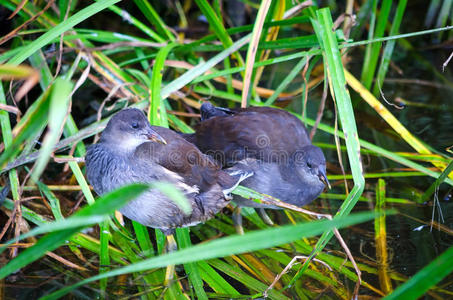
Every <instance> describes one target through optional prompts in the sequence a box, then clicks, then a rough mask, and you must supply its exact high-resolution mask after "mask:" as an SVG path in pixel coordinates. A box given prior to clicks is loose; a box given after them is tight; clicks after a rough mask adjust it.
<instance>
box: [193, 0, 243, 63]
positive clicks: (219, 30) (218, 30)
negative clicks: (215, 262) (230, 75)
mask: <svg viewBox="0 0 453 300" xmlns="http://www.w3.org/2000/svg"><path fill="white" fill-rule="evenodd" d="M195 2H196V3H197V5H198V7H199V8H200V10H201V11H202V12H203V14H204V15H205V17H206V19H207V20H208V22H209V25H210V26H211V28H212V30H214V33H215V34H216V35H217V37H218V38H219V40H220V41H221V42H222V45H223V47H224V48H230V47H231V46H232V45H233V40H232V39H231V37H230V36H229V34H228V33H227V31H226V29H225V27H224V26H223V24H222V22H221V21H220V19H219V17H218V16H217V14H216V13H215V11H214V9H213V8H212V7H211V6H210V5H209V3H208V1H206V0H195ZM234 56H235V58H236V59H237V61H238V64H239V66H244V60H243V59H242V56H241V54H239V52H236V53H235V54H234Z"/></svg>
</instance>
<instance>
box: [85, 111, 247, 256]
mask: <svg viewBox="0 0 453 300" xmlns="http://www.w3.org/2000/svg"><path fill="white" fill-rule="evenodd" d="M85 163H86V170H87V178H88V181H89V182H90V184H91V185H92V186H93V188H94V190H95V191H96V193H97V194H99V195H103V194H105V193H108V192H110V191H112V190H114V189H117V188H119V187H121V186H124V185H127V184H131V183H148V184H149V183H151V184H152V183H154V182H168V183H171V184H173V185H174V186H175V188H176V189H178V190H179V191H181V192H182V193H183V194H184V195H185V197H186V198H187V201H188V202H189V204H190V206H191V212H190V213H189V214H185V213H184V212H183V211H182V210H181V208H180V207H179V206H178V205H177V204H176V203H174V202H173V201H172V200H171V199H170V198H168V197H167V196H166V195H165V194H163V193H162V192H161V191H159V190H157V189H154V188H152V189H150V190H148V191H147V192H145V193H143V194H142V195H140V196H138V197H137V198H136V199H134V200H132V201H130V202H128V203H127V204H126V205H125V206H124V207H122V208H121V209H120V212H121V213H122V214H123V215H125V216H126V217H127V218H129V219H131V220H134V221H137V222H138V223H140V224H142V225H145V226H148V227H152V228H158V229H161V230H162V232H163V233H164V234H165V235H167V237H168V242H169V243H171V245H170V249H174V248H176V246H175V242H174V238H172V234H173V231H174V229H175V228H178V227H187V226H193V225H196V224H198V223H201V222H204V221H206V220H208V219H210V218H212V217H213V216H214V215H215V214H216V213H218V212H219V211H220V210H221V209H222V208H224V207H225V206H226V205H227V204H228V203H229V201H230V200H231V195H230V193H231V191H232V190H233V189H234V188H235V187H236V186H237V185H238V184H239V183H240V182H241V181H242V180H244V179H245V178H247V177H248V176H251V173H246V172H242V171H239V172H235V173H234V174H232V175H230V174H228V172H226V171H224V170H222V169H221V168H220V167H219V165H218V164H217V163H215V162H214V161H213V160H212V158H211V157H209V156H207V155H205V154H203V153H201V152H200V151H199V149H198V148H197V147H196V146H195V145H193V144H192V143H190V142H188V141H186V140H185V139H184V138H182V137H181V136H180V135H179V134H178V133H176V132H174V131H172V130H170V129H168V128H164V127H159V126H151V125H150V124H149V122H148V120H147V118H146V116H145V114H144V113H143V112H142V111H141V110H139V109H136V108H126V109H123V110H121V111H119V112H118V113H116V114H115V115H114V116H113V117H112V118H111V119H110V120H109V122H108V123H107V126H106V128H105V129H104V130H103V132H102V133H101V137H100V140H99V142H98V143H96V144H93V145H91V146H90V147H89V148H88V150H87V154H86V157H85Z"/></svg>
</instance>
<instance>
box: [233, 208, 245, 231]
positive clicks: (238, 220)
mask: <svg viewBox="0 0 453 300" xmlns="http://www.w3.org/2000/svg"><path fill="white" fill-rule="evenodd" d="M233 223H234V228H236V232H237V233H238V234H240V235H243V234H244V228H243V227H242V215H241V207H240V206H236V207H235V208H234V210H233Z"/></svg>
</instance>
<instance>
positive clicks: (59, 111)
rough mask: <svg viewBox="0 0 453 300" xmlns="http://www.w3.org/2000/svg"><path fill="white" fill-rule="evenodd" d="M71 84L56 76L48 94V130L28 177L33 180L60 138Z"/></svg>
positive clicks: (36, 179)
mask: <svg viewBox="0 0 453 300" xmlns="http://www.w3.org/2000/svg"><path fill="white" fill-rule="evenodd" d="M72 87H73V86H72V84H71V82H70V81H67V80H64V79H62V78H57V80H55V82H54V84H53V86H52V92H51V95H50V108H49V119H48V132H47V134H46V135H45V137H44V141H43V143H42V147H41V149H40V155H39V157H38V160H37V161H36V163H35V165H34V167H33V171H32V173H31V176H30V178H31V179H32V180H33V181H38V180H39V177H40V176H41V174H42V172H43V171H44V168H45V167H46V165H47V163H48V161H49V159H50V155H51V154H52V151H53V148H54V146H55V144H56V143H57V141H58V139H59V138H60V135H61V132H62V130H63V123H64V121H65V117H66V115H67V114H68V110H69V102H70V94H71V91H72Z"/></svg>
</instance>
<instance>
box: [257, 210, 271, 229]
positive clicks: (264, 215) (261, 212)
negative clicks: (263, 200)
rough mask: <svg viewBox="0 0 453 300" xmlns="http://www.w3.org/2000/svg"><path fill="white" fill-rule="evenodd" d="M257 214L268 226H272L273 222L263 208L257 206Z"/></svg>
mask: <svg viewBox="0 0 453 300" xmlns="http://www.w3.org/2000/svg"><path fill="white" fill-rule="evenodd" d="M258 214H259V215H260V217H261V219H263V221H264V223H266V224H267V225H269V226H274V222H273V221H272V220H271V218H270V217H269V215H268V214H267V213H266V211H265V210H264V208H258Z"/></svg>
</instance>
